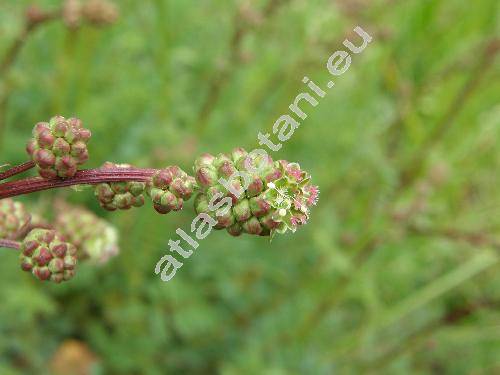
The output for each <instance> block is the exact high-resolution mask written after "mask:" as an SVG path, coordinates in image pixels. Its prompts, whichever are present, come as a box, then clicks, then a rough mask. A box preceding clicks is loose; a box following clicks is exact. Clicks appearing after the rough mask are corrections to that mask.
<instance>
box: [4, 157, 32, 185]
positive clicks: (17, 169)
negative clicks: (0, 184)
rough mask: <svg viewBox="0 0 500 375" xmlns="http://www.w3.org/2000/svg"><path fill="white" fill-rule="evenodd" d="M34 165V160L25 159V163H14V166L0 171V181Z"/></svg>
mask: <svg viewBox="0 0 500 375" xmlns="http://www.w3.org/2000/svg"><path fill="white" fill-rule="evenodd" d="M34 167H35V162H34V161H27V162H26V163H23V164H19V165H16V166H15V167H12V168H10V169H8V170H6V171H5V172H2V173H0V181H2V180H5V179H6V178H9V177H12V176H15V175H17V174H19V173H23V172H26V171H28V170H30V169H31V168H34Z"/></svg>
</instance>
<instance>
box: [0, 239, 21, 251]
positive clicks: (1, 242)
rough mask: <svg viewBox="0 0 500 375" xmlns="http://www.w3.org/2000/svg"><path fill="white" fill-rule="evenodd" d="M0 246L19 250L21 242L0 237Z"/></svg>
mask: <svg viewBox="0 0 500 375" xmlns="http://www.w3.org/2000/svg"><path fill="white" fill-rule="evenodd" d="M0 247H5V248H7V249H13V250H19V249H20V248H21V244H20V243H19V242H17V241H12V240H5V239H2V238H0Z"/></svg>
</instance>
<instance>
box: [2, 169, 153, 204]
mask: <svg viewBox="0 0 500 375" xmlns="http://www.w3.org/2000/svg"><path fill="white" fill-rule="evenodd" d="M156 171H157V170H156V169H145V168H144V169H141V168H107V169H86V170H81V171H78V172H77V173H76V175H75V176H74V177H72V178H66V179H44V178H41V177H30V178H25V179H22V180H17V181H12V182H5V183H3V184H0V199H4V198H9V197H15V196H18V195H23V194H30V193H34V192H37V191H43V190H49V189H57V188H61V187H67V186H74V185H96V184H100V183H103V182H121V181H139V182H145V181H147V180H148V179H149V178H150V177H151V176H152V175H153V174H154V173H155V172H156Z"/></svg>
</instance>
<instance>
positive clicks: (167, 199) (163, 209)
mask: <svg viewBox="0 0 500 375" xmlns="http://www.w3.org/2000/svg"><path fill="white" fill-rule="evenodd" d="M194 187H195V180H194V178H193V177H191V176H189V175H188V174H187V173H186V172H184V171H183V170H182V169H180V168H179V167H176V166H170V167H167V168H164V169H161V170H159V171H157V172H156V173H155V174H154V175H153V176H152V177H151V180H150V181H149V183H148V186H147V193H148V195H149V197H150V198H151V200H152V201H153V207H154V209H155V210H156V211H157V212H158V213H160V214H168V213H169V212H170V211H179V210H181V209H182V207H183V206H184V201H185V200H188V199H189V198H191V195H192V194H193V189H194Z"/></svg>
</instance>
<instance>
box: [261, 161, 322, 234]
mask: <svg viewBox="0 0 500 375" xmlns="http://www.w3.org/2000/svg"><path fill="white" fill-rule="evenodd" d="M278 166H279V169H280V171H281V177H280V178H278V179H276V180H275V181H272V182H270V183H268V184H267V188H268V189H267V190H266V191H265V193H264V194H263V195H262V199H263V200H264V201H266V202H267V203H269V205H270V206H271V207H272V211H273V214H272V220H273V221H274V222H275V223H278V225H277V226H276V232H277V233H285V232H286V231H288V230H290V231H292V232H295V231H296V230H297V227H299V226H300V225H304V224H307V221H308V220H309V211H310V208H311V206H314V205H316V203H317V202H318V199H319V188H318V187H317V186H316V185H312V184H311V182H310V181H311V177H310V176H309V174H308V173H307V172H305V171H303V170H301V169H300V165H299V164H297V163H289V162H287V161H285V160H280V161H279V162H278Z"/></svg>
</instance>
